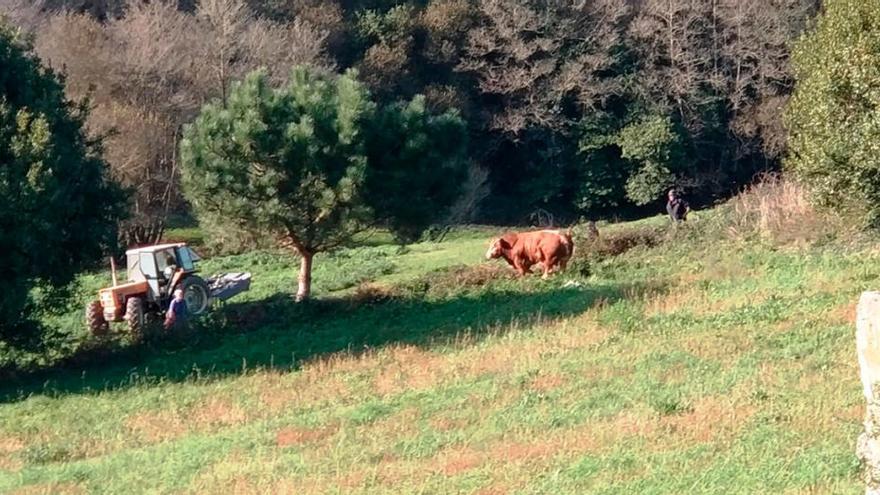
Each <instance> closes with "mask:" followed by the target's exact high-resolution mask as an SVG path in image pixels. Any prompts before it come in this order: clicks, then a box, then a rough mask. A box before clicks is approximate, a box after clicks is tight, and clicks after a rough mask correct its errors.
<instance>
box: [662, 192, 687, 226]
mask: <svg viewBox="0 0 880 495" xmlns="http://www.w3.org/2000/svg"><path fill="white" fill-rule="evenodd" d="M668 198H669V200H668V201H667V202H666V212H667V213H669V219H670V220H672V223H680V222H685V221H687V214H688V212H689V211H691V207H690V205H689V204H688V202H687V201H685V200H684V198H682V197H681V196H680V195H679V194H678V192H676V190H675V189H670V190H669V194H668Z"/></svg>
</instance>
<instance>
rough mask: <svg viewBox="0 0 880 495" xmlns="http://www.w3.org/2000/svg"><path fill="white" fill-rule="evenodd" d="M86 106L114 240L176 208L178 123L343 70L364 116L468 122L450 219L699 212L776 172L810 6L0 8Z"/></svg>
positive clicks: (295, 0)
mask: <svg viewBox="0 0 880 495" xmlns="http://www.w3.org/2000/svg"><path fill="white" fill-rule="evenodd" d="M0 7H2V11H4V12H5V13H6V14H7V15H8V16H9V17H10V18H11V20H12V22H13V23H14V24H16V25H18V26H21V27H22V28H24V29H25V30H27V31H28V32H30V33H32V35H33V40H34V41H33V42H34V47H35V51H36V53H37V54H38V55H39V56H40V58H41V59H42V60H43V61H44V63H46V64H48V65H50V66H52V67H54V68H56V69H57V70H60V71H62V72H63V73H64V74H65V75H66V87H67V92H68V96H69V97H70V98H72V99H74V100H82V99H86V98H87V99H88V101H89V105H90V106H91V107H92V111H91V112H90V114H89V117H88V122H87V125H88V129H89V132H90V133H91V134H92V135H93V136H99V137H103V149H104V155H105V157H106V160H107V161H108V162H109V164H110V166H111V170H112V172H113V175H114V176H115V178H116V179H117V180H119V181H120V182H121V183H122V184H123V185H125V186H127V187H129V188H131V189H132V191H133V192H134V195H133V199H132V201H131V208H130V210H131V212H130V215H129V217H128V220H126V222H125V224H124V225H123V228H122V229H121V230H122V233H123V234H124V241H125V242H127V243H136V242H150V241H153V240H155V239H157V238H158V237H159V236H160V235H161V233H162V230H163V228H164V226H165V225H166V222H167V218H168V216H169V214H171V213H177V212H185V211H186V209H187V206H186V205H185V202H184V201H183V199H182V196H181V194H180V188H179V187H178V182H179V176H180V174H179V168H178V150H179V140H180V136H181V131H182V128H183V125H184V124H186V123H188V122H191V121H193V120H194V118H195V116H196V114H197V113H198V111H199V109H200V108H201V107H202V105H203V104H205V103H206V102H208V101H210V100H211V99H213V98H218V97H219V98H221V99H223V98H225V97H226V94H227V91H228V90H229V87H230V84H231V82H232V81H235V80H238V79H241V78H242V77H243V76H244V75H245V74H246V73H248V72H249V71H251V70H253V69H255V68H258V67H265V68H266V69H267V71H268V74H269V77H270V78H274V79H275V80H276V81H280V78H281V77H283V76H286V75H287V74H289V70H290V67H291V66H293V65H310V66H312V67H314V68H316V69H318V70H320V71H327V72H342V71H344V70H345V69H348V68H355V69H357V70H358V78H359V79H360V80H361V81H363V82H364V83H365V84H366V85H367V87H368V88H369V90H370V92H371V93H372V94H373V95H374V98H376V99H377V101H378V103H380V104H390V103H394V102H397V101H400V100H410V99H411V98H412V97H414V96H415V95H417V94H422V95H424V97H425V102H426V105H427V106H428V108H429V109H430V110H431V111H434V112H443V111H446V110H449V109H457V110H458V111H459V112H460V114H461V115H462V117H463V118H464V120H465V121H466V122H467V125H468V134H469V136H468V143H469V151H468V153H469V162H470V163H471V172H470V174H468V178H467V183H466V184H463V186H464V191H465V192H464V195H463V197H462V198H461V200H460V201H459V204H458V205H457V206H456V208H454V209H453V212H452V215H453V217H454V218H453V219H452V220H453V221H466V220H479V221H484V222H500V223H512V222H528V221H530V220H534V219H535V215H536V213H544V212H547V213H550V214H552V215H553V217H554V218H555V220H556V221H557V222H566V221H570V220H573V219H576V218H578V217H581V216H583V217H588V218H596V217H608V216H627V215H630V214H637V213H640V212H642V211H644V210H645V209H650V210H651V211H654V210H656V208H657V206H658V202H659V201H662V193H663V191H664V189H665V188H667V187H670V186H673V185H676V186H678V187H681V188H683V189H684V190H685V191H686V192H687V193H688V194H689V195H690V196H691V198H692V199H693V200H694V201H693V202H695V203H697V204H699V203H704V204H705V203H710V202H712V201H714V200H715V199H718V198H722V197H725V196H727V195H729V194H730V193H732V192H734V191H736V190H738V189H739V188H741V187H742V186H743V185H744V184H746V183H748V182H749V181H750V180H751V179H752V178H753V177H754V175H755V174H756V173H758V172H761V171H764V170H768V169H776V168H778V167H779V164H780V162H781V159H782V157H783V153H784V151H785V149H786V133H785V130H784V128H783V126H782V118H781V115H782V110H783V108H784V106H785V104H786V102H787V100H788V98H789V96H790V94H791V93H792V90H793V75H792V70H791V68H790V64H789V55H790V51H791V45H792V43H793V41H794V40H795V39H796V38H797V37H798V36H799V35H800V33H802V31H803V30H804V29H805V27H806V26H807V25H808V23H809V21H810V19H811V17H812V16H813V15H814V14H815V13H816V11H817V9H818V2H817V1H816V0H771V1H767V0H688V1H684V0H641V1H634V0H595V1H580V2H576V1H575V2H572V1H561V0H543V1H529V0H421V1H415V0H413V1H393V0H249V1H247V2H245V1H244V0H202V1H201V2H194V1H189V0H181V1H179V2H171V3H167V2H161V1H153V2H149V3H146V2H139V1H129V2H125V1H122V0H94V1H89V0H45V1H43V2H33V1H30V0H0Z"/></svg>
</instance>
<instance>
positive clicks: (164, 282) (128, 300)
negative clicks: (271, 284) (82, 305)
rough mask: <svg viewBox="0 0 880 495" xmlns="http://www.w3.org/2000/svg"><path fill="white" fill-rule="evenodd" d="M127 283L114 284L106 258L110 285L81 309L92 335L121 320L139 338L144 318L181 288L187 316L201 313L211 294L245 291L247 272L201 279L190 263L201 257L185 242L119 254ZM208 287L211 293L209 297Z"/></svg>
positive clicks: (113, 269) (161, 308)
mask: <svg viewBox="0 0 880 495" xmlns="http://www.w3.org/2000/svg"><path fill="white" fill-rule="evenodd" d="M125 255H126V260H127V265H128V270H127V271H128V281H127V282H125V283H122V284H120V283H118V282H117V279H116V264H115V262H114V261H113V259H112V258H111V260H110V266H111V273H112V276H113V286H112V287H107V288H105V289H101V290H100V291H99V293H98V299H97V300H94V301H91V302H90V303H89V304H88V305H87V306H86V324H87V325H88V327H89V330H91V332H92V333H93V334H95V335H104V334H106V333H107V332H108V331H109V330H110V325H109V323H110V322H121V321H124V322H126V323H127V325H128V330H129V332H130V333H131V335H132V336H133V337H135V338H140V337H141V336H142V335H143V331H144V326H145V324H146V318H147V316H148V315H158V314H161V313H162V312H163V311H165V310H167V309H168V305H169V304H170V302H171V299H172V297H173V294H174V291H175V290H176V289H178V288H179V289H182V290H183V297H184V300H186V306H187V309H188V311H189V314H191V315H193V316H198V315H201V314H203V313H205V312H206V311H207V310H208V307H209V305H210V303H211V299H212V296H215V295H216V296H218V297H219V298H220V299H227V298H228V297H231V296H232V295H235V294H237V293H239V292H241V291H244V290H248V289H249V288H250V274H249V273H247V274H232V275H223V276H218V277H214V278H212V279H209V280H208V281H205V280H204V279H202V278H201V277H199V276H198V275H196V273H197V270H196V267H195V262H196V261H199V260H200V259H201V258H199V256H198V255H197V254H196V253H195V252H194V251H193V250H192V249H191V248H189V247H188V246H187V245H186V244H184V243H176V244H160V245H156V246H146V247H141V248H137V249H130V250H128V251H126V252H125ZM212 288H214V289H222V290H215V294H212Z"/></svg>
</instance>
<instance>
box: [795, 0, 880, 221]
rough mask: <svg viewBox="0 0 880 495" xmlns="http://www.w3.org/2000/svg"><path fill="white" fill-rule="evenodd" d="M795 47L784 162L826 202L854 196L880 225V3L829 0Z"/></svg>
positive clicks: (835, 203) (831, 204)
mask: <svg viewBox="0 0 880 495" xmlns="http://www.w3.org/2000/svg"><path fill="white" fill-rule="evenodd" d="M824 7H825V11H824V12H823V14H822V15H821V16H820V17H819V19H818V21H817V22H816V26H815V29H814V30H813V31H812V32H810V33H809V34H808V35H807V36H805V37H804V38H803V39H802V40H801V41H800V42H799V43H797V45H796V46H795V49H794V52H793V55H792V64H793V66H794V69H795V75H796V78H797V81H798V84H797V87H796V89H795V92H794V95H793V96H792V99H791V103H790V104H789V106H788V108H787V109H786V112H785V121H786V126H787V127H788V129H789V133H790V136H789V148H790V152H789V158H788V160H786V162H785V167H786V169H787V170H788V171H791V172H792V173H793V174H794V175H795V177H797V178H798V179H799V180H801V181H803V182H804V183H805V184H807V185H809V186H810V189H811V191H812V192H813V193H814V194H815V195H816V197H817V199H819V200H821V202H822V204H823V205H825V206H829V207H832V208H838V207H839V206H840V204H841V203H848V202H856V203H858V204H860V205H861V207H862V208H863V209H864V210H866V211H867V216H866V220H867V221H868V222H871V223H874V224H880V173H878V170H880V153H877V142H878V140H880V124H878V119H877V114H878V111H880V100H878V92H877V88H878V87H880V72H878V70H877V67H878V66H880V5H878V4H877V2H864V1H862V0H830V1H828V2H824Z"/></svg>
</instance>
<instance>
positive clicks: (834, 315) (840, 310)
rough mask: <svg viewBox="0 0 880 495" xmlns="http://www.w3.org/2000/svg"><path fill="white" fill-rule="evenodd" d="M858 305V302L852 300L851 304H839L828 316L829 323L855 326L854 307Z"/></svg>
mask: <svg viewBox="0 0 880 495" xmlns="http://www.w3.org/2000/svg"><path fill="white" fill-rule="evenodd" d="M857 305H858V301H856V300H855V299H853V302H851V303H847V304H841V305H840V306H837V307H835V308H834V309H832V310H831V311H830V313H829V315H828V317H829V318H828V319H829V323H836V324H840V325H843V324H849V325H852V326H855V324H856V306H857Z"/></svg>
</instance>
